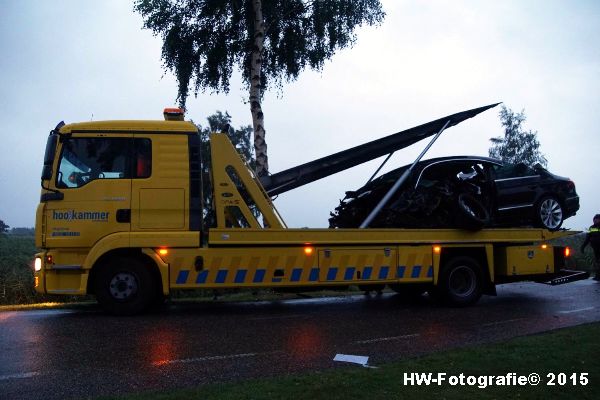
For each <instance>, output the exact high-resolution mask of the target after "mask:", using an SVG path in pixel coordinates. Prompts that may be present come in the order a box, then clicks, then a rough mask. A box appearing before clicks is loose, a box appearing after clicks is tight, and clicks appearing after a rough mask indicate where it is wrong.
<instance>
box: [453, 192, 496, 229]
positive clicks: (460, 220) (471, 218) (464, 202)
mask: <svg viewBox="0 0 600 400" xmlns="http://www.w3.org/2000/svg"><path fill="white" fill-rule="evenodd" d="M457 204H458V212H457V213H456V226H457V228H462V229H468V230H479V229H481V228H483V227H484V226H486V225H488V224H489V223H490V213H489V212H488V210H487V208H486V207H485V206H484V205H483V204H481V202H480V201H479V200H477V198H476V197H475V196H473V195H471V194H469V193H461V194H459V195H458V198H457Z"/></svg>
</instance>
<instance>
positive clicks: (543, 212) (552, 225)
mask: <svg viewBox="0 0 600 400" xmlns="http://www.w3.org/2000/svg"><path fill="white" fill-rule="evenodd" d="M535 219H536V222H537V224H538V226H540V227H542V228H544V229H548V230H549V231H556V230H559V229H560V227H561V226H562V224H563V221H564V212H563V207H562V205H561V204H560V201H558V200H557V199H556V198H555V197H553V196H546V197H542V199H540V201H539V202H538V204H537V205H536V207H535Z"/></svg>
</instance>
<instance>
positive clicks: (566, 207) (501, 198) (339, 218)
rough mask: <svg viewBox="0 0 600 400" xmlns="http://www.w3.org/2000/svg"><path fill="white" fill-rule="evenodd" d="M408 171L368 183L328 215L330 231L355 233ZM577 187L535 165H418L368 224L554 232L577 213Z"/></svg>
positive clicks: (465, 160) (452, 161)
mask: <svg viewBox="0 0 600 400" xmlns="http://www.w3.org/2000/svg"><path fill="white" fill-rule="evenodd" d="M409 169H410V165H408V166H404V167H400V168H398V169H396V170H393V171H391V172H389V173H387V174H385V175H382V176H380V177H379V178H377V179H374V180H372V181H371V182H369V183H367V184H366V185H365V186H363V187H362V188H360V189H358V190H357V191H352V192H346V197H345V198H344V199H343V200H342V201H341V202H340V205H339V206H338V207H337V208H336V209H335V211H334V212H332V213H331V218H330V219H329V222H330V227H332V228H356V227H358V226H360V225H361V224H362V223H363V221H365V219H366V218H367V216H368V215H369V214H370V213H371V212H372V211H373V209H374V208H375V207H376V206H377V204H378V203H379V202H380V200H381V199H382V198H383V197H384V196H385V194H386V193H387V192H388V191H389V190H390V188H391V187H392V186H393V185H394V183H395V182H396V181H397V180H398V178H399V177H400V176H401V175H402V174H403V173H404V172H406V171H407V170H409ZM578 209H579V197H578V196H577V192H576V191H575V184H574V183H573V182H572V181H571V180H570V179H568V178H563V177H559V176H556V175H554V174H552V173H550V172H548V171H547V170H546V169H544V168H543V167H541V166H540V165H537V166H535V167H528V166H526V165H525V164H506V163H503V162H502V161H500V160H496V159H492V158H487V157H474V156H458V157H445V158H435V159H431V160H427V161H421V162H419V163H417V164H416V165H415V166H414V168H413V169H412V171H410V173H409V175H408V178H407V180H406V181H405V182H404V183H403V184H402V186H401V187H400V188H399V190H398V191H397V192H396V193H395V194H394V196H392V197H391V199H390V200H389V201H388V203H387V204H386V205H385V206H384V207H383V208H382V209H381V211H380V212H379V213H378V214H377V216H376V217H375V218H374V219H373V220H372V221H371V222H370V223H369V227H372V228H462V229H473V230H476V229H481V228H483V227H522V226H534V227H541V228H545V229H549V230H557V229H559V228H560V227H561V225H562V223H563V221H564V220H565V219H566V218H569V217H571V216H573V215H575V213H576V212H577V210H578Z"/></svg>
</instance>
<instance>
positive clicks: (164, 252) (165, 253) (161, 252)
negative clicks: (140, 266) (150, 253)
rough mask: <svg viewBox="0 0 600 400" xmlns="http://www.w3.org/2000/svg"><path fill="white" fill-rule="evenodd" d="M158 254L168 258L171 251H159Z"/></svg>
mask: <svg viewBox="0 0 600 400" xmlns="http://www.w3.org/2000/svg"><path fill="white" fill-rule="evenodd" d="M158 254H160V255H161V256H166V255H167V254H169V250H167V249H158Z"/></svg>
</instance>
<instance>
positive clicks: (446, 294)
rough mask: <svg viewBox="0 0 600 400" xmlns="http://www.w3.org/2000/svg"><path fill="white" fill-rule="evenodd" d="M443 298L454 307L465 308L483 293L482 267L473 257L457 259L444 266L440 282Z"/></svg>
mask: <svg viewBox="0 0 600 400" xmlns="http://www.w3.org/2000/svg"><path fill="white" fill-rule="evenodd" d="M438 289H439V290H438V291H439V294H440V295H441V297H442V298H443V299H444V300H446V302H447V303H449V304H450V305H452V306H456V307H464V306H468V305H470V304H473V303H475V302H477V300H479V298H480V297H481V294H482V292H483V279H482V272H481V267H480V265H479V263H478V262H477V261H475V260H474V259H472V258H471V257H456V258H454V259H452V260H451V261H450V262H449V263H448V264H446V265H445V266H444V269H443V270H442V273H441V274H440V280H439V282H438Z"/></svg>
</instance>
